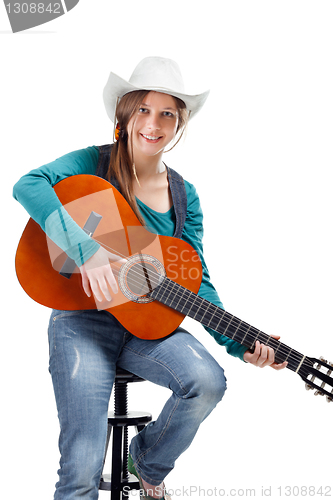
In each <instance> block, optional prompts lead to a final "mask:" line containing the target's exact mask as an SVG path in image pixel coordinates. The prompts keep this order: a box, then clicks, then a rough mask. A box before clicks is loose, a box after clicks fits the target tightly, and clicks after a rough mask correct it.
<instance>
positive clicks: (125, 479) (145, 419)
mask: <svg viewBox="0 0 333 500" xmlns="http://www.w3.org/2000/svg"><path fill="white" fill-rule="evenodd" d="M131 382H144V379H143V378H141V377H138V376H137V375H135V374H134V373H131V372H128V371H127V370H124V369H122V368H119V367H118V366H117V371H116V378H115V383H114V411H109V412H108V432H107V442H106V448H105V455H104V463H105V459H106V455H107V451H108V448H109V443H110V438H111V435H112V462H111V474H104V473H103V474H102V477H101V480H100V484H99V489H100V490H106V491H111V500H121V499H122V498H128V496H129V494H128V489H131V490H132V489H135V490H138V489H140V483H139V481H138V480H137V478H136V477H135V476H133V475H132V474H129V472H128V468H127V460H128V453H129V452H128V427H130V426H132V427H134V428H135V429H136V431H137V432H140V431H141V430H142V429H144V427H145V426H146V425H147V424H148V423H149V422H151V420H152V415H151V414H150V413H147V412H142V411H128V410H127V396H128V394H127V384H128V383H131ZM125 487H126V489H124V488H125Z"/></svg>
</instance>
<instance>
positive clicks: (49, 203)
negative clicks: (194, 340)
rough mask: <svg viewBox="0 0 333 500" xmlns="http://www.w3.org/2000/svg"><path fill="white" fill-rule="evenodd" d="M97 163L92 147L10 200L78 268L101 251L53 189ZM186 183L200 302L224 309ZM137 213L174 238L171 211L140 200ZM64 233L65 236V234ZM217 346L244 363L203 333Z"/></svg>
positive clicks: (61, 161) (24, 183)
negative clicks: (198, 263) (158, 209)
mask: <svg viewBox="0 0 333 500" xmlns="http://www.w3.org/2000/svg"><path fill="white" fill-rule="evenodd" d="M98 159H99V150H98V148H97V147H96V146H92V147H88V148H86V149H80V150H78V151H74V152H72V153H69V154H66V155H64V156H62V157H60V158H58V159H57V160H55V161H53V162H51V163H48V164H46V165H43V166H42V167H40V168H38V169H34V170H31V171H30V172H29V173H28V174H26V175H24V176H23V177H21V179H20V180H19V181H18V182H17V183H16V184H15V186H14V191H13V196H14V198H15V199H16V200H17V201H19V202H20V203H21V204H22V205H23V206H24V208H25V209H26V210H27V212H28V213H29V215H30V216H31V217H32V218H33V219H34V220H35V221H36V222H37V223H38V224H39V225H40V226H41V228H42V229H43V230H44V231H45V233H46V234H47V235H48V236H49V237H50V238H51V239H52V240H53V241H54V242H55V243H56V244H57V245H58V246H59V247H60V248H62V250H64V251H65V252H66V253H67V254H68V255H69V256H70V257H71V258H72V259H74V260H75V262H76V264H77V265H82V264H83V263H84V262H85V261H86V260H88V259H89V258H90V257H91V256H92V255H93V254H94V253H95V252H96V251H97V250H98V248H99V244H98V243H97V242H95V241H94V240H93V239H91V238H90V237H89V236H88V235H87V234H86V233H85V232H84V231H83V230H82V229H81V228H80V227H79V226H78V225H77V224H76V223H75V222H74V221H73V220H72V219H71V217H70V216H69V215H68V214H67V212H66V210H65V209H64V207H63V206H62V205H61V203H60V201H59V199H58V197H57V195H56V193H55V191H54V189H53V186H54V185H55V184H57V183H58V182H60V181H61V180H63V179H65V178H66V177H70V176H72V175H79V174H89V175H95V172H96V168H97V164H98ZM184 182H185V189H186V194H187V214H186V221H185V226H184V231H183V235H182V239H183V240H184V241H186V242H187V243H189V244H190V245H191V246H192V247H193V248H194V249H195V250H196V251H197V253H198V254H199V256H200V259H201V263H202V282H201V286H200V289H199V292H198V295H199V296H200V297H203V298H204V299H206V300H208V301H210V302H212V303H213V304H215V305H216V306H218V307H221V308H223V304H222V302H221V300H220V298H219V296H218V294H217V292H216V290H215V288H214V286H213V285H212V283H211V281H210V276H209V272H208V269H207V266H206V263H205V260H204V255H203V244H202V238H203V214H202V210H201V206H200V201H199V197H198V194H197V192H196V190H195V187H194V186H193V184H191V183H189V182H187V181H186V180H185V181H184ZM137 203H138V207H139V209H140V212H141V214H142V216H143V218H144V220H145V223H146V225H147V227H149V228H152V229H153V230H154V231H155V232H156V233H158V234H163V235H166V236H172V235H173V233H174V228H175V220H176V216H175V211H174V207H173V206H172V207H171V209H170V210H168V211H167V212H165V213H160V212H156V211H154V210H153V209H151V208H150V207H148V206H147V205H145V204H144V203H143V202H141V201H140V200H139V199H137ZM64 227H65V228H66V230H65V231H64ZM204 328H205V329H206V330H207V331H208V332H209V333H210V334H211V335H212V336H213V337H214V339H215V340H216V342H217V343H218V344H220V345H223V346H225V348H226V350H227V352H228V353H229V354H231V355H232V356H235V357H238V358H240V359H241V360H243V355H244V352H245V351H246V348H245V347H244V346H242V345H241V344H239V343H238V342H236V341H233V340H231V339H229V338H228V337H226V336H224V335H222V334H220V333H218V332H216V331H214V330H212V329H211V328H207V327H204Z"/></svg>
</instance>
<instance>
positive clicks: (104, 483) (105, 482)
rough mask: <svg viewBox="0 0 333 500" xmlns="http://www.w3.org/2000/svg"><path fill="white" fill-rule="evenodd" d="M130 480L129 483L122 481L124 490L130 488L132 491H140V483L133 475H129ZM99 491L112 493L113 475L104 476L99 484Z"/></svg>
mask: <svg viewBox="0 0 333 500" xmlns="http://www.w3.org/2000/svg"><path fill="white" fill-rule="evenodd" d="M129 476H130V477H129V479H128V480H127V481H122V483H121V486H122V490H123V489H124V487H125V486H129V489H131V490H139V489H140V483H139V481H138V480H137V478H136V477H135V476H134V475H133V474H129ZM99 489H100V490H104V491H111V474H103V476H102V478H101V481H100V483H99Z"/></svg>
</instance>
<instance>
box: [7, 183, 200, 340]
mask: <svg viewBox="0 0 333 500" xmlns="http://www.w3.org/2000/svg"><path fill="white" fill-rule="evenodd" d="M54 189H55V192H56V194H57V196H58V198H59V200H60V201H61V203H62V205H63V206H64V208H65V209H66V211H67V212H68V213H69V215H70V216H71V217H72V218H73V219H74V221H75V222H76V223H77V224H78V225H79V226H80V227H81V228H82V227H84V224H85V223H86V221H87V219H88V218H89V216H90V215H91V213H93V212H94V213H97V214H98V215H100V216H102V217H101V219H100V222H99V223H98V226H97V228H96V230H95V231H94V234H93V236H92V237H93V238H94V239H95V240H96V241H98V242H99V243H100V244H101V245H103V246H104V247H105V248H106V249H107V250H108V251H110V252H112V253H114V254H117V255H119V256H121V257H122V258H125V259H126V260H127V262H126V264H124V265H123V266H122V267H121V268H120V269H119V265H118V267H117V264H116V263H111V267H112V269H113V270H114V274H115V276H117V277H118V283H119V291H118V293H117V294H113V292H111V295H112V301H111V302H105V303H99V302H96V301H95V299H94V297H87V295H86V294H85V293H84V291H83V288H82V284H81V274H80V272H79V269H78V268H77V267H76V268H75V269H74V271H73V273H72V274H71V276H70V277H69V278H68V277H64V276H63V275H62V274H60V272H61V269H62V266H63V265H64V263H65V261H66V259H67V260H68V257H67V255H66V254H65V253H64V252H63V251H62V250H61V249H60V248H59V247H57V246H56V245H55V244H54V243H53V242H52V241H51V240H50V239H49V238H48V237H47V236H46V234H45V233H44V231H43V230H42V229H41V228H40V226H39V225H38V224H37V223H36V222H35V221H34V220H33V219H30V220H29V221H28V224H27V226H26V228H25V230H24V232H23V234H22V237H21V240H20V242H19V245H18V248H17V253H16V273H17V276H18V279H19V281H20V283H21V285H22V287H23V288H24V290H25V291H26V292H27V294H28V295H29V296H30V297H31V298H32V299H34V300H35V301H36V302H39V303H40V304H42V305H44V306H47V307H50V308H53V309H60V310H84V309H104V310H107V311H108V312H110V313H111V314H113V315H114V316H115V317H116V318H117V319H118V321H119V322H120V323H121V324H122V325H123V326H124V327H125V328H126V329H127V330H128V331H129V332H131V333H133V334H134V335H136V336H138V337H140V338H144V339H157V338H162V337H165V336H166V335H168V334H170V333H171V332H172V331H173V330H175V329H176V328H177V327H178V326H179V325H180V323H181V322H182V320H183V318H184V316H185V314H182V313H181V312H179V311H176V310H173V309H170V308H169V307H168V306H166V305H164V304H162V303H160V302H158V301H154V300H150V299H149V298H147V293H148V292H149V290H150V287H151V286H153V287H154V286H157V285H158V283H159V279H160V277H161V278H162V277H163V276H167V277H169V278H171V279H172V280H173V281H174V282H176V283H178V284H180V285H182V286H184V287H185V288H186V289H188V290H190V291H192V292H194V293H197V292H198V290H199V287H200V284H201V277H202V268H201V262H200V259H199V257H198V255H197V253H196V252H195V250H194V249H193V248H192V247H191V246H190V245H189V244H188V243H186V242H185V241H183V240H180V239H178V238H173V237H168V236H161V235H156V234H153V233H152V232H149V231H148V230H147V229H146V228H144V227H143V226H142V225H141V224H140V222H139V220H138V219H137V217H136V215H135V214H134V212H133V211H132V209H131V208H130V206H129V205H128V203H127V202H126V200H125V199H124V198H123V196H122V195H121V194H120V193H119V192H118V191H117V190H116V189H115V188H114V187H113V186H112V185H111V184H110V183H109V182H107V181H105V180H104V179H101V178H100V177H96V176H91V175H76V176H73V177H69V178H67V179H64V180H62V181H61V182H59V183H58V184H56V186H55V187H54ZM147 269H148V274H149V276H148V277H147ZM139 273H140V280H141V281H142V280H143V281H144V284H145V285H146V290H145V289H142V287H141V285H140V286H139V285H138V284H136V283H137V280H138V278H137V277H139ZM134 282H135V283H134ZM132 284H133V286H132ZM147 286H148V288H147ZM144 290H145V291H144Z"/></svg>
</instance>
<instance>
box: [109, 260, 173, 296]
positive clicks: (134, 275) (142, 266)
mask: <svg viewBox="0 0 333 500" xmlns="http://www.w3.org/2000/svg"><path fill="white" fill-rule="evenodd" d="M164 276H165V270H164V267H163V266H162V264H161V263H160V261H159V260H158V259H156V258H155V257H153V256H151V255H144V254H137V255H133V256H131V257H129V259H128V260H127V262H126V263H125V264H124V265H123V266H122V267H121V269H120V273H119V279H118V282H119V287H120V289H121V291H122V293H123V294H124V295H125V297H127V298H129V299H130V300H132V301H133V302H140V303H147V302H152V301H153V300H154V299H152V298H151V297H150V296H149V295H148V296H147V294H149V293H150V292H152V291H153V290H154V289H155V288H156V287H157V286H158V285H159V284H160V283H161V281H162V280H163V278H164Z"/></svg>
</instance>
